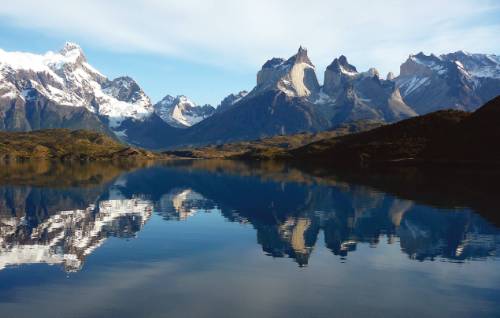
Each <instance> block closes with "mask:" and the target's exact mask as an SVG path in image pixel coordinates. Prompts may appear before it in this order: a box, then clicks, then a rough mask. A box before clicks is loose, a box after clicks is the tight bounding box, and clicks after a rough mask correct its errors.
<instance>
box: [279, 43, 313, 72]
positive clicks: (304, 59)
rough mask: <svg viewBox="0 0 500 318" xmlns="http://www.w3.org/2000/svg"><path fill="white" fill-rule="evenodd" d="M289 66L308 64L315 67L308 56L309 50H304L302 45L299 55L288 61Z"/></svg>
mask: <svg viewBox="0 0 500 318" xmlns="http://www.w3.org/2000/svg"><path fill="white" fill-rule="evenodd" d="M286 63H287V64H292V65H293V64H299V63H306V64H308V65H310V66H312V67H314V64H313V63H312V62H311V60H310V59H309V56H307V49H306V48H304V47H303V46H302V45H301V46H300V47H299V50H298V51H297V54H295V55H294V56H292V57H290V58H289V59H288V60H287V61H286Z"/></svg>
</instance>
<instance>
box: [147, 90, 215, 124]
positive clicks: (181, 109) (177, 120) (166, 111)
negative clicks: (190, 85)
mask: <svg viewBox="0 0 500 318" xmlns="http://www.w3.org/2000/svg"><path fill="white" fill-rule="evenodd" d="M154 109H155V113H156V114H157V115H158V116H159V117H160V118H161V119H162V120H163V121H164V122H166V123H167V124H169V125H170V126H172V127H176V128H187V127H191V126H193V125H195V124H197V123H199V122H200V121H202V120H203V119H205V118H208V117H210V116H212V115H213V114H214V113H215V108H214V107H212V106H211V105H203V106H198V105H197V104H196V103H195V102H193V101H192V100H191V99H189V98H188V97H187V96H185V95H177V96H176V97H173V96H171V95H166V96H165V97H163V98H162V100H161V101H159V102H158V103H156V104H155V105H154Z"/></svg>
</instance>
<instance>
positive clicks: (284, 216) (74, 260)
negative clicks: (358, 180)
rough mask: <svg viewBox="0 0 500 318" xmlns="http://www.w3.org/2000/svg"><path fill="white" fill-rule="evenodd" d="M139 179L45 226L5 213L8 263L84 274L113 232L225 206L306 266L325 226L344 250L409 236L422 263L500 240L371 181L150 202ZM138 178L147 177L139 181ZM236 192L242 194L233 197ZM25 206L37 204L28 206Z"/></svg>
mask: <svg viewBox="0 0 500 318" xmlns="http://www.w3.org/2000/svg"><path fill="white" fill-rule="evenodd" d="M129 181H130V180H128V179H127V176H122V177H120V178H118V179H117V180H116V181H115V182H114V183H113V184H112V185H111V186H109V188H108V190H107V192H106V193H105V194H106V196H104V197H105V198H106V199H107V200H101V201H97V205H93V204H90V205H88V207H87V208H85V209H76V210H68V211H59V212H57V213H51V215H50V216H49V217H43V214H42V217H40V216H39V215H35V218H36V219H37V223H35V224H34V223H33V221H32V220H31V221H29V220H27V218H26V215H25V214H23V213H25V212H23V213H20V214H19V215H23V216H21V217H12V216H8V215H7V214H5V213H3V214H1V215H2V217H0V243H1V244H0V248H1V249H0V269H1V268H5V267H6V266H9V265H15V264H32V263H46V264H51V265H52V264H62V265H63V266H64V268H65V270H66V271H78V270H79V269H81V267H82V265H83V262H84V260H85V257H86V256H87V255H89V254H90V253H92V252H93V251H94V250H95V249H96V248H98V247H99V246H100V245H101V244H102V243H103V242H104V241H105V240H106V239H107V238H108V237H111V236H113V237H124V238H127V237H134V236H135V235H136V233H137V232H138V231H140V230H141V229H142V227H143V226H144V224H145V223H146V222H147V220H148V219H149V218H150V217H151V214H152V213H153V210H154V211H155V213H157V214H158V215H160V216H161V217H162V218H163V219H165V220H175V221H179V220H182V221H185V220H188V219H189V218H190V217H192V216H194V215H195V214H196V213H198V212H200V211H201V212H209V211H217V212H219V213H221V214H222V215H223V216H224V217H225V218H226V219H228V220H230V221H231V222H239V223H250V224H252V226H253V228H254V229H255V230H256V231H257V243H258V244H260V245H261V246H262V249H263V251H264V252H265V253H266V254H267V255H270V256H273V257H289V258H292V259H294V260H295V261H296V262H297V263H298V264H299V265H300V266H304V265H307V264H308V261H309V258H310V257H311V253H312V252H313V249H314V248H315V246H316V245H317V241H318V237H319V234H320V233H321V232H323V233H324V235H322V237H324V241H325V242H324V243H325V246H326V247H327V248H328V249H329V250H330V251H331V252H332V253H333V254H335V255H340V256H342V257H346V256H347V255H348V254H349V253H351V252H354V251H356V250H357V245H358V244H359V243H369V244H370V246H376V245H378V244H379V242H380V241H381V240H383V239H384V237H385V238H387V241H388V242H389V243H394V242H397V239H396V238H397V237H399V238H400V239H399V244H400V245H401V248H402V251H403V252H405V253H407V254H408V255H409V256H410V258H413V259H419V260H425V259H434V258H436V257H442V258H448V259H453V260H465V259H473V258H477V257H488V256H491V255H494V254H495V253H496V251H497V250H498V246H499V242H498V233H497V232H498V231H497V230H495V228H494V227H492V226H489V225H488V224H487V223H486V222H485V221H484V220H483V219H482V218H481V217H479V216H478V215H476V214H474V213H471V212H470V211H466V210H460V211H458V212H457V211H455V213H448V212H446V211H443V210H439V209H433V208H430V207H425V208H424V212H425V213H420V212H419V211H420V210H421V209H422V207H419V206H416V205H415V204H414V203H413V202H412V201H409V200H404V199H398V198H395V197H393V196H390V195H387V194H385V193H382V192H379V191H371V190H370V189H369V188H367V187H360V186H350V187H345V186H341V187H338V186H314V187H309V186H307V185H302V186H300V187H296V186H294V187H295V188H294V187H291V186H288V185H287V186H285V183H283V182H279V183H275V184H274V185H273V186H269V185H268V186H267V187H266V188H265V190H264V191H265V192H266V193H265V194H264V195H263V193H260V195H259V192H258V191H257V190H258V188H259V187H261V183H256V184H255V186H256V187H257V188H252V184H251V183H250V186H249V187H248V188H244V190H245V192H244V195H241V193H238V192H237V189H238V188H237V187H235V191H233V192H231V193H229V192H228V191H227V189H228V188H231V187H226V186H224V187H223V189H218V188H217V183H214V185H213V186H212V185H211V187H212V188H211V189H210V193H211V194H210V196H211V197H210V198H207V197H205V196H204V195H202V194H201V192H203V191H206V190H207V189H205V188H200V189H199V191H200V192H198V191H196V190H194V189H196V187H194V186H193V187H170V188H167V189H165V190H164V191H163V193H162V192H161V191H159V194H158V195H157V198H158V199H157V200H156V201H153V200H150V199H149V198H151V195H150V193H148V191H149V190H151V189H149V188H147V187H146V188H141V189H143V190H145V191H143V192H145V193H141V194H139V193H137V191H134V190H133V189H134V186H133V182H132V185H131V182H129ZM138 181H142V180H141V179H140V178H138V179H135V182H138ZM240 182H241V183H245V182H246V181H245V180H241V181H240ZM223 184H224V183H223ZM245 186H246V185H245ZM155 190H156V189H155ZM290 191H293V192H290ZM125 193H127V195H126V194H125ZM203 193H205V192H203ZM235 195H236V196H238V197H239V200H233V198H232V196H235ZM127 196H132V198H127ZM22 197H26V194H24V195H23V196H22ZM21 201H23V200H21ZM63 201H64V200H63ZM23 202H24V201H23ZM290 202H292V203H290ZM254 203H258V204H257V205H254ZM20 206H21V207H22V209H25V210H26V211H28V208H27V205H26V204H24V205H23V204H21V205H20ZM219 206H221V207H222V208H220V207H219ZM249 207H251V208H249ZM32 219H33V217H32ZM39 220H41V221H39Z"/></svg>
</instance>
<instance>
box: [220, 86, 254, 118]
mask: <svg viewBox="0 0 500 318" xmlns="http://www.w3.org/2000/svg"><path fill="white" fill-rule="evenodd" d="M247 95H248V92H247V91H240V92H238V93H236V94H234V93H232V94H229V95H228V96H226V97H225V98H224V99H223V100H222V101H221V102H220V104H219V106H217V108H216V112H217V113H223V112H225V111H227V110H229V109H231V108H232V107H233V105H235V104H236V103H238V102H239V101H241V100H242V99H243V98H244V97H245V96H247Z"/></svg>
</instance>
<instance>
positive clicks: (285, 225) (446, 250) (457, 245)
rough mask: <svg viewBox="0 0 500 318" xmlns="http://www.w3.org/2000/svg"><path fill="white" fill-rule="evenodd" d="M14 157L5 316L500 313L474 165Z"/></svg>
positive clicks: (6, 207)
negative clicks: (399, 170)
mask: <svg viewBox="0 0 500 318" xmlns="http://www.w3.org/2000/svg"><path fill="white" fill-rule="evenodd" d="M127 168H128V167H127ZM2 169H3V172H0V176H1V177H2V178H3V179H2V180H3V181H2V182H3V183H2V185H0V317H420V316H422V315H425V316H426V317H499V316H500V263H499V258H498V251H499V247H500V228H499V227H498V223H497V222H496V220H497V218H496V217H495V215H498V214H497V213H496V212H500V211H496V209H497V208H496V206H495V205H494V200H491V201H492V202H490V200H489V199H488V198H491V194H489V193H485V192H484V191H483V190H482V188H481V187H480V186H477V187H476V186H475V185H474V184H472V185H471V184H465V185H463V187H461V182H463V183H465V182H466V181H464V179H462V178H457V180H458V181H456V182H455V181H450V182H448V181H447V179H446V178H444V179H443V178H439V177H436V179H435V180H434V179H432V178H430V179H429V177H428V176H427V177H426V178H423V177H421V175H420V174H419V173H418V172H415V171H412V172H410V173H406V174H405V173H403V174H396V175H394V174H392V175H391V176H385V175H378V176H373V175H371V174H369V173H366V172H362V173H359V174H357V175H355V176H349V175H348V174H342V175H337V176H331V177H328V178H325V177H321V178H317V177H312V176H311V175H309V174H306V173H303V172H300V171H299V170H296V169H291V168H287V167H283V166H279V165H273V164H268V165H263V166H260V167H248V166H246V165H243V164H241V163H233V162H209V161H207V162H201V161H199V162H189V163H188V162H184V163H181V164H168V165H166V164H163V165H153V166H148V167H143V168H140V169H131V170H128V171H125V170H122V169H124V167H101V166H95V167H93V166H92V167H84V166H82V167H58V166H54V165H51V164H45V165H42V166H41V167H39V166H34V167H14V168H5V167H3V168H2ZM424 179H425V180H424ZM422 180H424V181H422ZM460 180H462V181H460Z"/></svg>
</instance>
